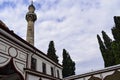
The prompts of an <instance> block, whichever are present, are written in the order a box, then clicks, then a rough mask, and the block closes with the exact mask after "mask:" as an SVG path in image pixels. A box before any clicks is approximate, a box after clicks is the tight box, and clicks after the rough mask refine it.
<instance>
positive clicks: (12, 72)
mask: <svg viewBox="0 0 120 80" xmlns="http://www.w3.org/2000/svg"><path fill="white" fill-rule="evenodd" d="M0 80H24V79H23V77H22V76H21V75H20V73H18V72H17V71H16V69H15V67H14V65H13V62H12V61H10V62H9V63H8V64H7V65H5V66H4V67H1V68H0Z"/></svg>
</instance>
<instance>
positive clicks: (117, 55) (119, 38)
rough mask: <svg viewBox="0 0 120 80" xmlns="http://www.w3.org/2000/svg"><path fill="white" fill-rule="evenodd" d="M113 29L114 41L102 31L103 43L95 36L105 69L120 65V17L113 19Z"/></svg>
mask: <svg viewBox="0 0 120 80" xmlns="http://www.w3.org/2000/svg"><path fill="white" fill-rule="evenodd" d="M114 22H115V27H113V28H112V34H113V37H114V40H112V39H110V38H109V36H108V35H107V34H106V33H105V32H104V31H102V37H103V41H102V40H101V38H100V36H99V35H97V39H98V43H99V47H100V51H101V53H102V56H103V60H104V64H105V67H109V66H113V65H116V64H120V17H116V16H115V17H114Z"/></svg>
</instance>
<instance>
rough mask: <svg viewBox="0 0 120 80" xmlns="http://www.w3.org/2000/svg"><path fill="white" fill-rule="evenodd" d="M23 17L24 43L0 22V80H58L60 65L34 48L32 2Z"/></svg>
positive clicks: (34, 15)
mask: <svg viewBox="0 0 120 80" xmlns="http://www.w3.org/2000/svg"><path fill="white" fill-rule="evenodd" d="M28 10H29V11H28V12H27V14H26V20H27V23H28V24H27V37H26V41H25V40H23V39H22V38H21V37H19V36H18V35H16V34H15V33H14V32H13V31H12V30H10V29H9V28H8V27H7V26H6V25H5V24H4V23H3V22H2V21H0V80H61V79H62V66H61V65H60V64H59V63H55V62H54V61H52V60H51V59H50V58H48V57H47V55H46V54H44V53H43V52H42V51H40V50H39V49H37V48H36V47H34V23H35V21H36V20H37V15H36V14H35V7H34V5H33V3H31V5H29V7H28Z"/></svg>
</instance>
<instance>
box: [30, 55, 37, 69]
mask: <svg viewBox="0 0 120 80" xmlns="http://www.w3.org/2000/svg"><path fill="white" fill-rule="evenodd" d="M36 63H37V60H36V59H35V58H33V57H32V58H31V69H33V70H36Z"/></svg>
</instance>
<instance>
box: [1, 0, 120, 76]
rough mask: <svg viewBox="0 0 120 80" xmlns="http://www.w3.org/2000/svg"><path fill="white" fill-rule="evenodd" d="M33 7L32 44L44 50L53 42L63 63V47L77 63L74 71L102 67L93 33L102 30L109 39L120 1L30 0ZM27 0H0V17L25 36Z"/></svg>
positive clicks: (93, 69)
mask: <svg viewBox="0 0 120 80" xmlns="http://www.w3.org/2000/svg"><path fill="white" fill-rule="evenodd" d="M33 1H34V5H35V7H36V11H35V12H36V14H37V21H36V22H35V47H37V48H38V49H40V50H41V51H43V52H44V53H47V49H48V44H49V42H50V41H51V40H53V41H54V42H55V48H56V54H57V55H58V56H59V60H60V63H61V62H62V50H63V48H65V49H66V50H67V51H68V52H69V54H70V55H71V57H72V59H73V60H74V61H75V62H76V74H81V73H86V72H90V71H95V70H98V69H102V68H104V65H103V64H104V62H103V59H102V56H101V53H100V51H99V45H98V42H97V38H96V35H97V34H100V35H101V31H102V30H104V31H105V32H106V33H107V34H108V35H109V36H110V37H111V38H112V34H111V28H112V27H113V26H114V21H113V16H119V15H120V9H119V7H120V5H119V4H120V0H33ZM30 2H31V1H30V0H0V19H1V20H2V21H3V22H4V23H5V24H6V25H7V26H8V27H9V29H11V30H14V32H15V33H16V34H17V35H19V36H20V37H22V38H23V39H26V29H27V21H26V20H25V15H26V13H27V12H28V6H29V4H30Z"/></svg>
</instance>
